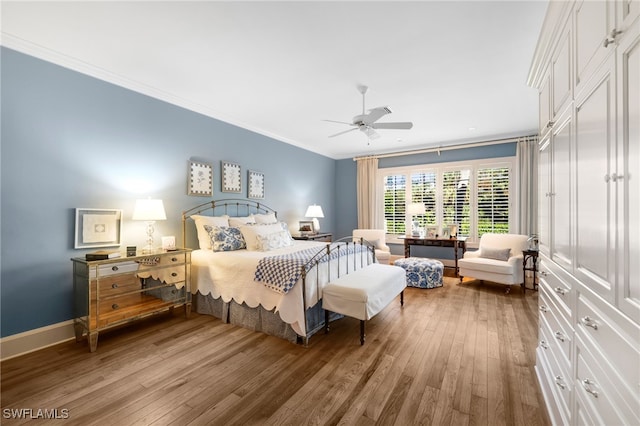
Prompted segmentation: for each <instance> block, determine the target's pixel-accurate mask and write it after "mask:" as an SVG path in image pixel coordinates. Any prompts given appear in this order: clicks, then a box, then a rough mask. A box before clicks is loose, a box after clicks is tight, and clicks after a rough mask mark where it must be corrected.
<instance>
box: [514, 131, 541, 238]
mask: <svg viewBox="0 0 640 426" xmlns="http://www.w3.org/2000/svg"><path fill="white" fill-rule="evenodd" d="M516 158H517V167H518V170H517V179H518V181H517V182H518V185H517V188H518V211H519V221H518V229H517V230H516V232H517V233H519V234H523V235H533V234H536V233H537V232H538V197H537V194H538V136H537V135H531V136H525V137H521V138H518V142H517V146H516Z"/></svg>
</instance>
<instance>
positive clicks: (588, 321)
mask: <svg viewBox="0 0 640 426" xmlns="http://www.w3.org/2000/svg"><path fill="white" fill-rule="evenodd" d="M580 322H581V323H582V324H583V325H584V326H585V327H591V328H593V329H594V330H597V329H598V323H597V322H596V320H594V319H593V318H591V317H589V316H586V317H584V318H581V319H580Z"/></svg>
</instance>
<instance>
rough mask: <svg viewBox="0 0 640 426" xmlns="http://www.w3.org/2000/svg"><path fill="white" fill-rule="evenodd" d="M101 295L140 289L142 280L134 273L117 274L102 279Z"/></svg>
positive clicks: (99, 287) (112, 294)
mask: <svg viewBox="0 0 640 426" xmlns="http://www.w3.org/2000/svg"><path fill="white" fill-rule="evenodd" d="M98 289H99V291H100V297H111V296H115V295H118V294H122V293H126V292H130V291H135V290H138V289H140V280H139V279H138V278H136V276H135V275H133V274H126V275H115V276H111V277H106V278H103V279H101V280H100V284H99V286H98Z"/></svg>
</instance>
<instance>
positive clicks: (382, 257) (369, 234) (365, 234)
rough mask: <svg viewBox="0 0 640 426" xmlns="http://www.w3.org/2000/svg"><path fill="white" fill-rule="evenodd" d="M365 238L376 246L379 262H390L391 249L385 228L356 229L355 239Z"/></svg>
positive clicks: (354, 231)
mask: <svg viewBox="0 0 640 426" xmlns="http://www.w3.org/2000/svg"><path fill="white" fill-rule="evenodd" d="M360 238H364V239H365V240H366V241H368V242H369V243H371V244H372V245H373V246H375V248H376V260H377V261H378V263H382V264H385V265H388V264H389V260H390V259H391V249H390V248H389V246H388V245H387V242H386V235H385V232H384V229H354V230H353V239H354V240H355V239H360Z"/></svg>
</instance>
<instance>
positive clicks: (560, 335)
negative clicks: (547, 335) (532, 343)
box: [556, 331, 564, 342]
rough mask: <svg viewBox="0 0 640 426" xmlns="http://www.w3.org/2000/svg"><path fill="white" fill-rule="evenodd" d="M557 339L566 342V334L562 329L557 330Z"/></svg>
mask: <svg viewBox="0 0 640 426" xmlns="http://www.w3.org/2000/svg"><path fill="white" fill-rule="evenodd" d="M556 339H558V340H560V341H561V342H564V334H562V331H556Z"/></svg>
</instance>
